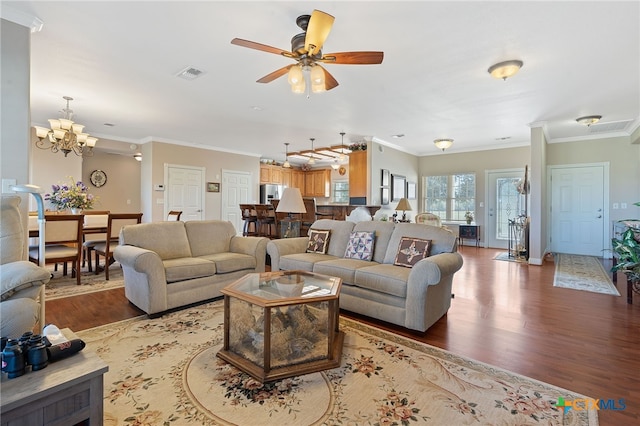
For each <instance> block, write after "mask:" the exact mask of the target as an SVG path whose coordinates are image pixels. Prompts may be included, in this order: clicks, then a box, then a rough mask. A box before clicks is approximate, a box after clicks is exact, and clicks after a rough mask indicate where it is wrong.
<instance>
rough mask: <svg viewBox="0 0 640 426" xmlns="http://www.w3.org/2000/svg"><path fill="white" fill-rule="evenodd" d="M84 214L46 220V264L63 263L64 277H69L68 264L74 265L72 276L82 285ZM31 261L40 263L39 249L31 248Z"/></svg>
mask: <svg viewBox="0 0 640 426" xmlns="http://www.w3.org/2000/svg"><path fill="white" fill-rule="evenodd" d="M83 222H84V215H83V214H57V215H47V216H46V220H45V237H44V238H45V247H44V263H45V264H51V263H55V264H57V263H62V264H63V265H64V266H63V275H67V262H73V263H72V265H73V266H72V269H71V276H72V277H74V276H75V278H76V283H77V284H78V285H80V260H81V257H82V224H83ZM29 260H30V261H31V262H34V263H36V264H39V263H40V253H39V250H38V247H37V246H36V247H29Z"/></svg>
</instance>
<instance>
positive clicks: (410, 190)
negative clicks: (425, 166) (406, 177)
mask: <svg viewBox="0 0 640 426" xmlns="http://www.w3.org/2000/svg"><path fill="white" fill-rule="evenodd" d="M416 198H417V197H416V183H415V182H407V199H409V200H415V199H416Z"/></svg>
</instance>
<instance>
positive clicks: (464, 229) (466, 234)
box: [458, 225, 480, 247]
mask: <svg viewBox="0 0 640 426" xmlns="http://www.w3.org/2000/svg"><path fill="white" fill-rule="evenodd" d="M459 228H460V229H459V231H458V237H459V238H460V245H461V246H462V245H464V240H465V238H466V239H468V240H476V247H478V246H479V245H480V227H479V226H478V225H460V226H459Z"/></svg>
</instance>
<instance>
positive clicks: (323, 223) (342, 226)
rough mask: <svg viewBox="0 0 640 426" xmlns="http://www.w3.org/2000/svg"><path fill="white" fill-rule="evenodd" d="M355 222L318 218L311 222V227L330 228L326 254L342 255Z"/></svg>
mask: <svg viewBox="0 0 640 426" xmlns="http://www.w3.org/2000/svg"><path fill="white" fill-rule="evenodd" d="M354 226H355V223H353V222H349V221H344V220H332V219H320V220H316V221H315V222H313V225H311V228H313V229H320V230H323V229H330V230H331V238H330V241H329V248H328V249H327V254H330V255H331V256H335V257H344V251H345V250H346V249H347V243H348V242H349V234H351V231H353V227H354Z"/></svg>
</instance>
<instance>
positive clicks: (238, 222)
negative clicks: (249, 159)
mask: <svg viewBox="0 0 640 426" xmlns="http://www.w3.org/2000/svg"><path fill="white" fill-rule="evenodd" d="M252 183H253V179H252V176H251V173H249V172H238V171H232V170H223V171H222V189H221V191H222V200H221V201H222V202H221V208H222V212H221V214H220V216H221V217H222V220H228V221H229V222H231V223H232V224H233V226H234V227H235V228H236V233H237V234H238V235H242V227H243V220H242V214H241V212H240V204H249V203H251V202H252V201H251V200H252V198H253V197H251V195H252V193H253V192H252ZM253 201H254V202H255V199H254V200H253Z"/></svg>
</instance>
